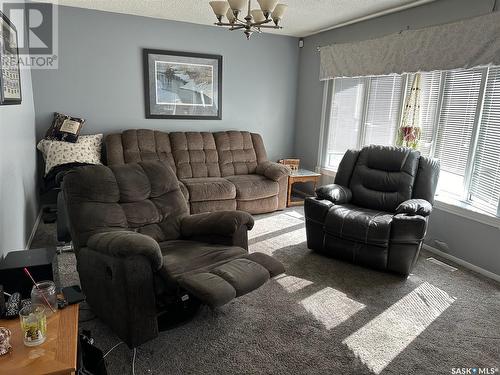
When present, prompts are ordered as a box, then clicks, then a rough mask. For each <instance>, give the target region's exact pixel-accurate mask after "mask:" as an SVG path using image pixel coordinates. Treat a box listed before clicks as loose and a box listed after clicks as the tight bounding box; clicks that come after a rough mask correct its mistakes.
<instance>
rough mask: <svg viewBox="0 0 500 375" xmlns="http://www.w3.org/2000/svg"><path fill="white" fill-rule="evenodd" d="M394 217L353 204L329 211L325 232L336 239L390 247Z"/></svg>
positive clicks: (339, 206) (334, 207)
mask: <svg viewBox="0 0 500 375" xmlns="http://www.w3.org/2000/svg"><path fill="white" fill-rule="evenodd" d="M392 219H393V215H392V214H390V213H388V212H384V211H375V210H371V209H368V208H362V207H357V206H354V205H351V204H342V205H335V206H333V207H332V208H330V210H329V211H328V214H327V216H326V220H325V231H326V232H327V233H329V234H331V235H333V236H335V237H339V238H343V239H346V240H353V241H357V242H361V243H365V244H371V245H378V246H388V243H389V238H390V232H391V223H392Z"/></svg>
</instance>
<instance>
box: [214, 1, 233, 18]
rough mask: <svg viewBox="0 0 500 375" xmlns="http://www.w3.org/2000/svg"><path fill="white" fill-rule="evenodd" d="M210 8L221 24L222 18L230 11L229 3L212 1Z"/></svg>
mask: <svg viewBox="0 0 500 375" xmlns="http://www.w3.org/2000/svg"><path fill="white" fill-rule="evenodd" d="M209 4H210V6H211V7H212V10H213V11H214V13H215V16H216V17H217V20H219V22H221V21H222V17H224V16H225V15H226V12H227V10H228V9H229V4H228V2H227V1H210V2H209Z"/></svg>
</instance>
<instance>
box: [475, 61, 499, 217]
mask: <svg viewBox="0 0 500 375" xmlns="http://www.w3.org/2000/svg"><path fill="white" fill-rule="evenodd" d="M473 165H474V169H473V172H472V181H471V187H470V199H471V201H472V202H476V203H477V204H478V205H481V206H483V207H484V209H485V210H487V211H488V212H490V213H493V214H497V213H498V214H500V212H499V211H498V210H499V199H500V67H491V68H489V71H488V79H487V81H486V90H485V94H484V104H483V111H482V116H481V123H480V127H479V135H478V140H477V148H476V155H475V158H474V164H473Z"/></svg>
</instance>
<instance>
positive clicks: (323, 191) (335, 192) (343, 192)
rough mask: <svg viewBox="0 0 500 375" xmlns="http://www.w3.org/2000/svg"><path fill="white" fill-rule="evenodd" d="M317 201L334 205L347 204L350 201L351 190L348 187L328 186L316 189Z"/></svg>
mask: <svg viewBox="0 0 500 375" xmlns="http://www.w3.org/2000/svg"><path fill="white" fill-rule="evenodd" d="M316 195H317V196H318V199H326V200H329V201H330V202H332V203H335V204H345V203H349V202H350V201H351V199H352V192H351V189H349V188H348V187H345V186H342V185H337V184H330V185H325V186H321V187H319V188H317V189H316Z"/></svg>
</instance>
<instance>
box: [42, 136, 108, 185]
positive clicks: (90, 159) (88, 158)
mask: <svg viewBox="0 0 500 375" xmlns="http://www.w3.org/2000/svg"><path fill="white" fill-rule="evenodd" d="M102 137H103V136H102V134H94V135H82V136H80V137H79V138H78V141H76V143H69V142H62V141H48V140H46V139H42V140H41V141H40V142H39V143H38V145H37V148H38V149H39V150H40V151H42V153H43V154H44V157H45V175H47V173H49V171H50V170H51V169H52V168H54V167H55V166H57V165H62V164H68V163H85V164H101V147H102Z"/></svg>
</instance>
